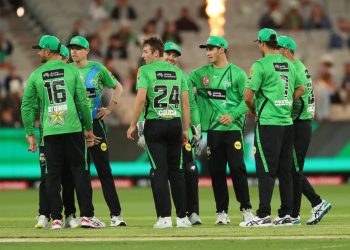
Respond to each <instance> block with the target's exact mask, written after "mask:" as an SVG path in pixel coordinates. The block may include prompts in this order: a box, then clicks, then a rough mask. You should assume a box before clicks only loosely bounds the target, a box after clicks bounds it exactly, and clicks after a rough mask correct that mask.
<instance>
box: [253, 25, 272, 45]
mask: <svg viewBox="0 0 350 250" xmlns="http://www.w3.org/2000/svg"><path fill="white" fill-rule="evenodd" d="M273 35H274V36H275V38H276V40H275V41H277V32H276V31H275V30H273V29H269V28H263V29H261V30H259V32H258V39H256V40H255V41H254V42H258V41H260V42H270V41H274V39H272V40H271V36H273Z"/></svg>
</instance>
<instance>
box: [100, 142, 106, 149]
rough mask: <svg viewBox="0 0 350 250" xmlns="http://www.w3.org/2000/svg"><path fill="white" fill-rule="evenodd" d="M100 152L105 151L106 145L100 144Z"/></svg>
mask: <svg viewBox="0 0 350 250" xmlns="http://www.w3.org/2000/svg"><path fill="white" fill-rule="evenodd" d="M101 150H102V151H106V150H107V144H106V143H104V142H103V143H101Z"/></svg>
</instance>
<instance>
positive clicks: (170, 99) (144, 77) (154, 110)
mask: <svg viewBox="0 0 350 250" xmlns="http://www.w3.org/2000/svg"><path fill="white" fill-rule="evenodd" d="M137 88H146V89H147V104H146V109H145V117H146V119H165V120H169V119H173V118H177V117H181V113H182V112H181V102H180V95H181V93H182V92H183V91H186V90H188V87H187V84H186V79H185V75H184V73H183V72H182V71H181V70H180V69H179V68H178V67H176V66H173V65H171V64H169V63H166V62H162V61H156V62H153V63H150V64H147V65H144V66H142V67H140V69H139V72H138V79H137Z"/></svg>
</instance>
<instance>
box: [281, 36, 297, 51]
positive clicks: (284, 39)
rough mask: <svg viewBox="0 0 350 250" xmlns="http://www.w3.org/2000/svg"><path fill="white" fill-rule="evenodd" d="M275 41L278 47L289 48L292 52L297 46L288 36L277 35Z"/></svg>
mask: <svg viewBox="0 0 350 250" xmlns="http://www.w3.org/2000/svg"><path fill="white" fill-rule="evenodd" d="M277 43H278V46H279V47H281V48H285V49H289V50H291V51H293V52H294V51H295V49H296V48H297V43H296V42H295V41H294V40H293V39H292V38H291V37H289V36H279V37H278V39H277Z"/></svg>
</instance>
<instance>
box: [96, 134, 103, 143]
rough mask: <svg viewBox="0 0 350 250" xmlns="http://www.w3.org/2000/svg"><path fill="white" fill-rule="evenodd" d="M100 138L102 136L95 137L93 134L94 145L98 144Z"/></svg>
mask: <svg viewBox="0 0 350 250" xmlns="http://www.w3.org/2000/svg"><path fill="white" fill-rule="evenodd" d="M101 140H102V137H97V136H96V135H94V145H97V144H100V142H101Z"/></svg>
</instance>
